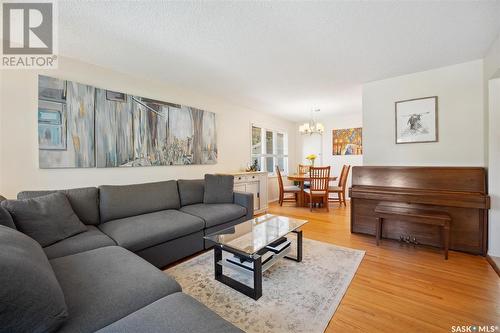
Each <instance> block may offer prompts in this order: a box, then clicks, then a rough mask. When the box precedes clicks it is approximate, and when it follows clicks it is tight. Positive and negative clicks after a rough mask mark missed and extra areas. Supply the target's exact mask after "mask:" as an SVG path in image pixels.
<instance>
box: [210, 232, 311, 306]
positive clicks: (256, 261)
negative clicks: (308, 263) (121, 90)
mask: <svg viewBox="0 0 500 333" xmlns="http://www.w3.org/2000/svg"><path fill="white" fill-rule="evenodd" d="M292 233H294V234H296V235H297V253H296V256H295V257H290V256H288V254H289V253H290V252H291V248H290V246H288V247H287V248H286V249H284V250H283V251H281V252H279V253H276V254H273V256H272V258H271V259H269V260H267V261H265V262H264V263H262V256H263V255H264V254H265V253H267V252H269V251H271V250H269V249H267V248H263V249H262V250H260V251H259V252H257V253H256V254H254V255H248V254H246V253H243V252H240V251H237V250H234V249H232V248H230V247H227V246H223V245H221V244H216V245H215V247H214V266H215V279H216V280H217V281H219V282H221V283H224V284H225V285H227V286H229V287H231V288H233V289H235V290H237V291H239V292H241V293H242V294H244V295H246V296H248V297H251V298H253V299H255V300H258V299H259V298H260V297H261V296H262V273H263V272H265V271H266V270H268V269H269V268H270V267H271V266H272V265H273V264H274V263H276V261H278V260H279V259H281V258H286V259H290V260H294V261H297V262H301V261H302V230H294V231H292ZM223 251H224V252H228V253H231V254H233V255H235V256H237V257H240V258H244V259H245V260H247V261H249V262H251V263H252V266H253V269H248V268H244V267H241V266H239V265H236V264H233V263H231V262H229V261H227V260H225V259H223V257H222V252H223ZM223 267H226V268H229V269H233V270H236V271H238V272H240V273H243V274H247V275H250V276H253V287H251V286H248V285H246V284H244V283H242V282H240V281H237V280H235V279H233V278H232V277H230V276H227V275H225V274H224V272H223Z"/></svg>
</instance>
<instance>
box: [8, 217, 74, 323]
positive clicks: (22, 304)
mask: <svg viewBox="0 0 500 333" xmlns="http://www.w3.org/2000/svg"><path fill="white" fill-rule="evenodd" d="M0 272H1V274H0V286H2V287H1V288H0V332H54V331H55V330H57V329H58V328H59V327H60V325H61V324H62V323H63V322H64V321H65V320H66V318H67V317H68V309H67V306H66V302H65V300H64V294H63V292H62V289H61V286H60V285H59V282H58V281H57V278H56V276H55V274H54V271H53V270H52V266H51V265H50V263H49V261H48V259H47V257H46V256H45V253H44V252H43V250H42V248H41V247H40V244H38V243H37V242H35V241H34V240H33V239H31V238H29V237H28V236H26V235H24V234H22V233H20V232H19V231H16V230H13V229H11V228H6V227H4V226H0Z"/></svg>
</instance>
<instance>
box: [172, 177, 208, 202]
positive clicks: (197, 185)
mask: <svg viewBox="0 0 500 333" xmlns="http://www.w3.org/2000/svg"><path fill="white" fill-rule="evenodd" d="M177 185H178V186H179V197H180V199H181V206H187V205H194V204H198V203H202V202H203V196H204V194H205V180H204V179H189V180H183V179H180V180H178V181H177Z"/></svg>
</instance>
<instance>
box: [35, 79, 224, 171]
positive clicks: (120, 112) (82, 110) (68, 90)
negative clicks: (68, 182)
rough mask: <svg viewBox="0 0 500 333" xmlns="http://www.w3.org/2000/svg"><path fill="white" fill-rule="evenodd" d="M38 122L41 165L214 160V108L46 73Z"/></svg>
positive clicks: (129, 164) (42, 83)
mask: <svg viewBox="0 0 500 333" xmlns="http://www.w3.org/2000/svg"><path fill="white" fill-rule="evenodd" d="M63 90H64V91H63ZM59 96H63V97H64V98H59ZM38 127H39V129H38V131H39V160H40V167H41V168H65V167H74V168H82V167H99V168H107V167H134V166H159V165H188V164H215V163H217V137H216V120H215V113H212V112H208V111H204V110H200V109H197V108H193V107H188V106H184V105H178V104H173V103H168V102H162V101H157V100H153V99H149V98H144V97H139V96H134V95H128V94H125V93H121V92H115V91H111V90H106V89H101V88H95V87H92V86H88V85H83V84H80V83H75V82H71V81H63V80H58V79H53V78H50V77H47V76H40V78H39V110H38Z"/></svg>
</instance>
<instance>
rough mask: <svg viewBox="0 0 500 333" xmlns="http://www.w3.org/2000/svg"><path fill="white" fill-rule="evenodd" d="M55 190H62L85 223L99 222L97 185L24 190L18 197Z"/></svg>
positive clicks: (28, 197)
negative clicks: (63, 188) (66, 188)
mask: <svg viewBox="0 0 500 333" xmlns="http://www.w3.org/2000/svg"><path fill="white" fill-rule="evenodd" d="M55 192H62V193H64V194H65V195H66V196H67V197H68V200H69V202H70V204H71V207H73V210H74V211H75V213H76V215H78V218H79V219H80V220H81V221H82V222H83V223H85V224H93V225H96V224H99V191H98V190H97V188H96V187H82V188H73V189H68V190H58V191H56V190H50V191H23V192H19V193H18V194H17V198H18V199H31V198H36V197H40V196H43V195H47V194H52V193H55Z"/></svg>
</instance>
